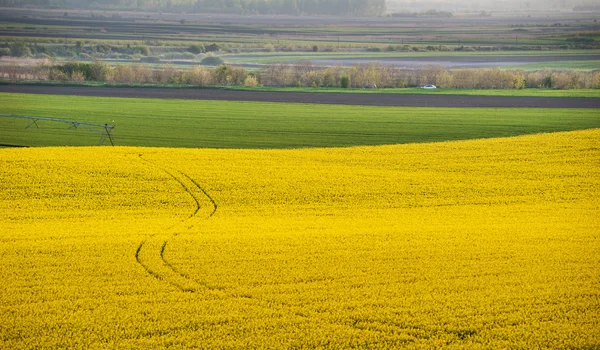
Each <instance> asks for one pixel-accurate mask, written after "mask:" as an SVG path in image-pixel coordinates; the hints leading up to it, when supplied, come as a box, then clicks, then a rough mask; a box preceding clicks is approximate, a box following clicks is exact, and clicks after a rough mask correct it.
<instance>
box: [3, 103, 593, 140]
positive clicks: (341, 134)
mask: <svg viewBox="0 0 600 350" xmlns="http://www.w3.org/2000/svg"><path fill="white" fill-rule="evenodd" d="M0 101H2V106H3V111H4V112H5V113H9V114H16V115H34V116H40V117H54V118H63V119H69V120H78V121H87V122H94V123H102V124H104V123H110V124H112V123H113V121H114V124H115V126H116V127H115V130H114V138H115V142H116V144H117V145H120V146H156V147H190V148H256V149H268V148H303V147H350V146H358V145H383V144H403V143H420V142H438V141H447V140H466V139H479V138H494V137H504V136H516V135H523V134H534V133H542V132H557V131H570V130H580V129H588V128H599V127H600V117H599V115H598V111H597V110H593V109H576V110H566V109H484V108H400V107H363V106H346V105H306V104H284V103H279V104H278V103H259V102H230V101H183V100H158V99H123V98H100V97H74V96H55V95H28V94H12V93H3V94H0ZM39 124H40V128H39V129H38V128H29V129H25V127H26V126H27V121H21V120H13V119H11V118H0V135H1V137H0V144H4V145H19V146H52V145H95V144H98V140H99V137H98V135H96V134H93V133H90V132H86V131H83V130H69V129H68V128H65V127H64V126H62V125H53V124H51V123H41V122H40V123H39Z"/></svg>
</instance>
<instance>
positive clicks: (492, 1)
mask: <svg viewBox="0 0 600 350" xmlns="http://www.w3.org/2000/svg"><path fill="white" fill-rule="evenodd" d="M387 3H388V8H389V9H390V10H394V9H398V10H401V9H407V10H408V9H438V10H446V11H456V10H485V9H504V10H509V9H512V10H521V11H526V10H553V9H571V8H573V7H574V6H578V5H600V1H599V0H388V2H387Z"/></svg>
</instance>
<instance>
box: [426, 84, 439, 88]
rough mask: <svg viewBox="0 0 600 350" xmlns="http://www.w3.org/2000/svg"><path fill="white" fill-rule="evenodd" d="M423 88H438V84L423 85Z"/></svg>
mask: <svg viewBox="0 0 600 350" xmlns="http://www.w3.org/2000/svg"><path fill="white" fill-rule="evenodd" d="M423 89H437V86H435V85H432V84H427V85H425V86H423Z"/></svg>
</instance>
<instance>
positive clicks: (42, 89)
mask: <svg viewBox="0 0 600 350" xmlns="http://www.w3.org/2000/svg"><path fill="white" fill-rule="evenodd" d="M0 92H14V93H25V94H48V95H72V96H97V97H125V98H158V99H183V100H219V101H255V102H285V103H312V104H342V105H358V106H397V107H482V108H600V98H581V97H561V98H556V97H510V96H461V95H402V94H379V93H370V94H345V93H308V92H262V91H232V90H218V89H214V90H213V89H191V88H190V89H185V88H182V89H172V88H111V87H84V86H38V85H0Z"/></svg>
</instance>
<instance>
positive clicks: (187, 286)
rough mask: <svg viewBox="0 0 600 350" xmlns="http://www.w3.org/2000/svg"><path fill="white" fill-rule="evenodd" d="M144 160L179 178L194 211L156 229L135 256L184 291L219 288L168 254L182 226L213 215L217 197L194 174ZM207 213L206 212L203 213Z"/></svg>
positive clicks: (177, 179) (145, 266)
mask: <svg viewBox="0 0 600 350" xmlns="http://www.w3.org/2000/svg"><path fill="white" fill-rule="evenodd" d="M139 159H140V160H141V161H143V162H144V163H146V164H148V165H150V166H153V167H155V168H158V169H160V170H161V171H163V172H165V173H167V174H168V175H169V176H170V177H171V178H173V180H175V181H176V182H178V183H179V184H180V185H181V187H182V188H183V190H184V191H185V192H186V193H187V194H188V195H189V196H190V197H191V198H192V199H193V200H194V209H193V210H194V211H193V213H192V214H190V216H189V217H188V218H186V219H184V220H183V221H181V222H179V223H177V224H175V225H173V226H171V227H169V228H167V229H166V230H165V231H163V232H159V233H154V234H152V235H150V236H149V237H148V238H146V239H145V240H144V241H142V242H141V243H140V245H139V246H138V248H137V250H136V253H135V259H136V261H137V262H138V263H139V264H140V265H141V266H142V267H143V268H144V269H145V270H146V272H147V273H148V274H150V275H151V276H153V277H155V278H156V279H159V280H162V281H165V282H167V283H169V284H171V285H172V286H174V287H175V288H177V289H179V290H181V291H183V292H195V291H198V290H200V289H208V290H210V291H214V292H217V291H219V290H220V288H218V287H215V286H211V285H209V284H207V283H205V282H202V281H197V280H195V279H192V278H190V276H188V275H187V274H185V273H183V272H181V271H180V270H178V269H177V268H176V267H175V266H173V264H171V263H170V262H169V261H168V260H167V259H166V258H165V251H166V249H167V246H168V243H169V240H171V239H172V238H173V237H176V236H177V235H178V234H179V233H180V230H185V227H184V226H185V225H186V224H189V221H190V220H192V219H195V218H203V219H204V220H207V219H210V218H211V217H212V216H213V215H214V214H215V213H216V211H217V203H216V202H215V200H214V199H213V198H212V197H211V196H210V195H209V194H208V193H207V192H206V191H205V190H204V189H203V188H202V187H201V186H200V185H199V184H198V183H197V182H196V181H194V180H193V179H192V178H191V177H190V176H188V175H187V174H185V173H183V172H181V171H177V170H172V169H169V168H166V167H160V166H158V165H157V164H155V163H153V162H150V161H149V160H146V159H144V158H143V155H141V154H140V155H139ZM201 213H204V214H205V215H203V216H202V215H200V214H201Z"/></svg>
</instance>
